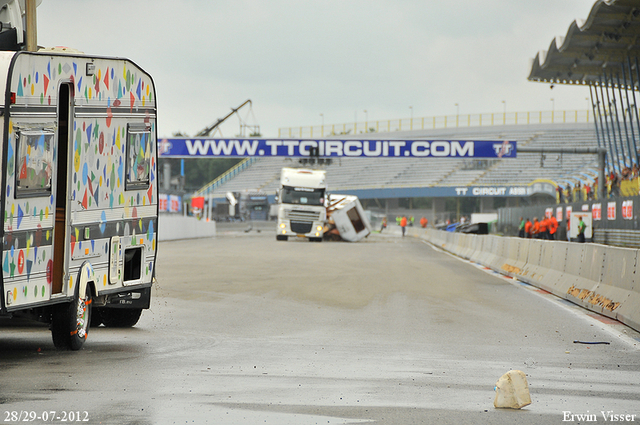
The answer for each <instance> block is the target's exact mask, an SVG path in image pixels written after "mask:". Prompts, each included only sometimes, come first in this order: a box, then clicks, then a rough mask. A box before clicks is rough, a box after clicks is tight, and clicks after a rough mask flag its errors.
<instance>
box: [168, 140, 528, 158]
mask: <svg viewBox="0 0 640 425" xmlns="http://www.w3.org/2000/svg"><path fill="white" fill-rule="evenodd" d="M158 151H159V154H160V157H162V158H193V157H269V156H284V157H299V158H305V157H322V158H332V157H352V158H515V157H516V142H515V141H503V140H498V141H489V140H348V139H346V140H331V139H328V140H327V139H323V140H317V139H316V140H312V139H214V138H166V139H162V140H160V141H159V142H158Z"/></svg>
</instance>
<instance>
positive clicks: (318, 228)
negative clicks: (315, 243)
mask: <svg viewBox="0 0 640 425" xmlns="http://www.w3.org/2000/svg"><path fill="white" fill-rule="evenodd" d="M316 230H317V231H318V232H320V231H322V226H318V227H316ZM316 236H318V235H317V234H316Z"/></svg>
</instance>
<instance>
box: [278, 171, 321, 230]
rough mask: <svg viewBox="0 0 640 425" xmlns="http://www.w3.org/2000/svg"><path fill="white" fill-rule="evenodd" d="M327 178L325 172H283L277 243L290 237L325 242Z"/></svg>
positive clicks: (279, 199) (279, 200)
mask: <svg viewBox="0 0 640 425" xmlns="http://www.w3.org/2000/svg"><path fill="white" fill-rule="evenodd" d="M326 191H327V176H326V172H325V171H324V170H309V169H304V168H283V169H282V172H281V174H280V189H279V190H278V197H277V199H278V204H279V209H278V228H277V231H276V239H277V240H279V241H286V240H287V238H288V237H289V236H298V237H306V238H309V240H310V241H316V242H322V237H323V235H324V225H325V221H326V218H327V211H326V196H327V193H326Z"/></svg>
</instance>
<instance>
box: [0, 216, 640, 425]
mask: <svg viewBox="0 0 640 425" xmlns="http://www.w3.org/2000/svg"><path fill="white" fill-rule="evenodd" d="M245 227H246V226H245ZM245 227H241V228H240V227H237V228H236V230H239V231H234V227H233V226H227V227H225V226H222V227H219V236H218V237H216V238H210V239H200V240H192V241H176V242H165V243H162V244H161V245H160V253H159V258H158V267H159V269H158V281H159V282H158V284H157V285H156V287H155V288H154V292H153V300H152V307H151V309H150V310H148V311H145V312H144V313H143V315H142V318H141V320H140V322H139V323H138V325H136V326H135V327H134V328H131V329H109V328H104V327H100V328H92V329H91V332H90V335H89V339H88V340H87V342H86V344H85V346H84V348H83V349H82V350H80V351H78V352H64V351H56V350H55V349H54V347H53V343H52V342H51V337H50V334H49V332H48V331H47V329H46V327H43V326H42V325H38V324H33V323H30V322H24V321H19V320H18V321H16V320H6V319H5V320H0V407H1V408H0V414H1V415H2V416H0V423H17V422H18V421H13V420H12V416H11V414H12V413H11V412H35V413H36V414H37V415H38V416H40V417H42V415H43V412H52V411H55V412H57V415H58V416H60V414H65V415H67V418H68V419H70V418H71V415H73V418H74V419H75V418H77V417H79V418H80V419H82V420H81V421H80V422H83V423H90V424H98V423H102V424H173V423H176V424H181V423H196V424H198V423H211V424H279V425H281V424H292V425H294V424H295V425H298V424H302V425H305V424H359V423H374V424H385V425H386V424H389V425H391V424H413V423H416V424H418V423H420V424H422V423H439V424H449V423H450V424H459V423H466V424H485V423H492V424H512V423H518V424H547V423H549V424H556V423H567V422H569V423H571V422H572V423H584V421H581V420H578V419H577V418H578V416H576V415H589V414H595V415H597V418H596V419H597V421H598V422H605V421H604V419H603V417H602V414H601V411H604V412H605V413H606V412H607V411H612V412H614V413H615V414H626V415H632V414H635V415H636V416H635V422H640V405H639V404H638V400H640V386H639V385H638V383H639V382H640V342H639V340H638V339H637V338H638V334H637V333H636V332H634V331H632V330H630V329H628V328H625V327H623V326H620V325H618V324H615V323H609V322H610V321H609V320H608V319H604V318H599V317H597V316H594V315H593V314H589V313H587V312H585V311H583V310H580V309H578V308H577V307H572V306H571V305H567V304H566V303H565V302H562V301H559V300H557V299H556V298H554V297H551V296H549V295H545V294H543V293H540V292H538V291H535V290H534V289H532V288H530V287H528V286H526V285H520V284H518V283H517V282H514V281H513V280H510V279H503V278H500V277H497V276H496V275H494V274H492V273H487V272H486V271H483V270H482V269H481V268H479V267H477V266H474V265H472V264H470V263H467V262H463V261H460V260H458V259H456V258H453V257H452V256H450V255H447V254H444V253H442V252H438V251H436V250H434V249H433V248H431V247H430V246H429V245H427V244H425V243H423V242H421V241H419V240H417V239H414V238H410V237H406V238H399V237H396V236H390V235H387V236H385V235H382V236H380V235H372V237H370V238H369V239H368V240H366V241H364V242H361V243H355V244H349V243H337V242H334V243H326V242H325V243H309V242H306V241H302V240H294V241H288V242H276V240H275V233H274V232H272V231H269V230H268V229H266V230H262V231H261V232H260V233H258V232H257V231H256V229H257V227H254V228H253V229H251V230H250V231H248V232H244V230H246V229H248V227H246V228H245ZM574 340H581V341H606V342H610V345H584V344H574V343H573V341H574ZM510 369H519V370H522V371H524V372H525V373H526V374H527V379H528V381H529V386H530V392H531V398H532V400H533V403H532V404H531V405H529V406H527V407H525V408H523V409H521V410H506V409H495V408H494V407H493V399H494V397H495V393H494V385H495V383H496V381H497V380H498V378H499V377H500V376H501V375H502V374H503V373H505V372H507V371H508V370H510ZM85 412H86V413H85ZM566 412H569V413H566ZM76 413H77V415H76ZM567 415H573V416H567ZM567 418H569V419H571V420H569V421H567ZM61 419H62V418H60V419H58V420H54V421H51V420H50V421H49V422H54V423H55V422H62V420H61ZM84 419H87V420H86V421H84ZM74 422H78V421H77V420H75V421H74ZM31 423H44V421H42V419H39V420H35V421H32V422H31Z"/></svg>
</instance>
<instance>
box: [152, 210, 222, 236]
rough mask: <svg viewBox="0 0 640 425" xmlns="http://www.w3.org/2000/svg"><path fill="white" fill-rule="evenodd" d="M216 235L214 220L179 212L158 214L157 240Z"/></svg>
mask: <svg viewBox="0 0 640 425" xmlns="http://www.w3.org/2000/svg"><path fill="white" fill-rule="evenodd" d="M215 235H216V222H215V221H206V220H198V219H197V218H195V217H190V216H183V215H179V214H175V215H174V214H160V215H159V216H158V241H160V242H162V241H175V240H180V239H196V238H208V237H212V236H215Z"/></svg>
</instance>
